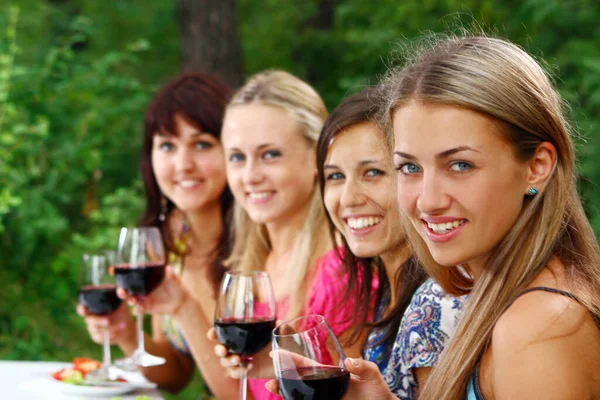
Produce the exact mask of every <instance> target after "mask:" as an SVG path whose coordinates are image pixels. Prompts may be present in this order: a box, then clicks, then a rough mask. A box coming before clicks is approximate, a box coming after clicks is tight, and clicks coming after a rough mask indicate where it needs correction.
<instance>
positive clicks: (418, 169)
mask: <svg viewBox="0 0 600 400" xmlns="http://www.w3.org/2000/svg"><path fill="white" fill-rule="evenodd" d="M393 125H394V128H393V129H394V139H395V147H394V164H395V166H396V168H397V169H398V200H399V204H400V208H401V210H402V211H403V212H404V213H406V214H407V216H408V217H409V218H410V220H411V222H412V225H413V226H414V228H415V229H416V230H417V231H418V232H419V234H420V236H421V237H422V238H423V240H424V241H425V243H426V244H427V246H428V248H429V250H430V252H431V255H432V256H433V258H434V259H435V261H437V262H438V263H440V264H442V265H445V266H453V265H458V264H468V265H469V267H470V268H471V269H473V271H474V272H475V273H477V272H480V270H481V268H483V267H484V265H485V262H486V260H487V258H488V256H489V254H490V252H491V251H492V249H493V248H494V247H495V246H496V245H497V244H498V243H499V242H500V240H501V239H502V238H503V237H504V236H505V235H506V234H507V232H508V231H509V229H510V228H511V227H512V225H513V224H514V222H515V221H516V219H517V217H518V215H519V213H520V211H521V208H522V206H523V198H524V195H525V193H526V191H527V189H528V187H527V181H526V170H527V164H526V163H523V162H519V161H517V159H516V157H515V155H514V151H513V148H512V147H511V145H510V144H509V143H508V142H507V141H506V140H505V139H504V138H503V135H502V132H501V130H500V127H499V125H498V124H497V123H496V122H495V121H494V120H493V119H491V118H488V117H486V116H484V115H482V114H479V113H477V112H474V111H471V110H467V109H464V108H459V107H454V106H449V105H441V104H423V103H417V102H411V103H409V104H408V105H406V106H404V107H402V108H401V109H399V110H397V111H396V112H395V114H394V115H393ZM477 270H479V271H477Z"/></svg>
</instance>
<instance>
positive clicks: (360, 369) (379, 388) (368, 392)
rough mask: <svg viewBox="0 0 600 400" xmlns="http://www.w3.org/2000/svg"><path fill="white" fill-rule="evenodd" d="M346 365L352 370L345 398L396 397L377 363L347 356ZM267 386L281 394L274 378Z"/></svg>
mask: <svg viewBox="0 0 600 400" xmlns="http://www.w3.org/2000/svg"><path fill="white" fill-rule="evenodd" d="M344 365H345V366H346V369H347V370H348V371H349V372H350V384H349V386H348V391H346V395H345V396H344V400H364V399H369V400H392V399H396V397H395V396H394V395H393V394H392V392H391V391H390V389H389V388H388V385H387V384H386V383H385V381H384V380H383V376H381V373H380V372H379V368H377V365H376V364H375V363H372V362H369V361H365V360H360V359H356V358H346V360H345V363H344ZM265 388H266V389H267V390H268V391H269V392H271V393H273V394H279V383H278V382H277V381H276V380H274V379H273V380H270V381H269V382H267V383H266V384H265Z"/></svg>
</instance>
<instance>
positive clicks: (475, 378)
mask: <svg viewBox="0 0 600 400" xmlns="http://www.w3.org/2000/svg"><path fill="white" fill-rule="evenodd" d="M535 291H543V292H549V293H556V294H560V295H562V296H565V297H568V298H570V299H573V300H575V301H576V302H578V303H581V301H580V300H579V299H578V298H577V296H575V295H574V294H573V293H569V292H565V291H564V290H560V289H555V288H550V287H545V286H536V287H532V288H529V289H526V290H524V291H522V292H521V293H520V294H519V295H518V296H517V297H515V299H514V300H513V303H514V302H515V301H516V300H517V299H518V298H519V297H521V296H523V295H524V294H527V293H529V292H535ZM592 317H593V318H594V321H595V322H596V325H597V326H598V329H600V316H599V315H596V314H592ZM471 381H472V384H473V391H474V392H475V398H476V399H477V400H485V399H484V398H483V394H481V387H480V386H479V362H478V363H477V365H476V366H475V371H474V373H473V376H472V377H471Z"/></svg>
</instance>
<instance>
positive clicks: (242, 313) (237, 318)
mask: <svg viewBox="0 0 600 400" xmlns="http://www.w3.org/2000/svg"><path fill="white" fill-rule="evenodd" d="M274 326H275V295H274V293H273V286H272V285H271V279H270V278H269V275H268V274H267V273H266V272H261V271H253V272H247V273H243V272H239V273H237V272H228V273H226V274H225V276H224V277H223V280H222V281H221V288H220V289H219V295H218V297H217V307H216V309H215V320H214V328H215V331H216V333H217V338H218V339H219V342H220V343H221V344H222V345H224V346H225V347H227V348H228V351H229V352H230V353H233V354H239V355H240V358H241V363H240V371H241V383H242V384H241V387H240V399H241V400H246V392H247V385H248V363H249V362H250V360H252V356H253V355H254V354H256V353H258V352H259V351H261V350H262V349H264V348H265V347H266V346H267V345H268V344H269V343H270V342H271V332H272V330H273V328H274Z"/></svg>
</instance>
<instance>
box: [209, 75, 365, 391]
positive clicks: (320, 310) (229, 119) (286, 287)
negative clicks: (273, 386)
mask: <svg viewBox="0 0 600 400" xmlns="http://www.w3.org/2000/svg"><path fill="white" fill-rule="evenodd" d="M326 118H327V110H326V108H325V105H324V103H323V101H322V100H321V98H320V96H319V95H318V94H317V92H316V91H315V90H314V89H313V88H312V87H310V86H309V85H308V84H307V83H305V82H303V81H302V80H300V79H298V78H296V77H295V76H293V75H291V74H289V73H287V72H283V71H267V72H262V73H259V74H256V75H254V76H253V77H251V78H250V79H249V80H248V82H247V83H246V84H245V85H244V86H243V87H242V88H241V89H240V90H239V91H238V92H237V93H236V94H234V96H233V98H232V100H231V102H230V103H229V105H228V107H227V110H226V113H225V119H224V122H223V132H222V138H223V146H224V149H225V155H226V160H227V161H226V163H227V167H226V168H227V181H228V183H229V186H230V187H231V190H232V192H233V195H234V197H235V199H236V206H235V212H234V229H235V235H236V236H235V240H234V247H233V250H232V255H231V257H230V259H229V264H230V265H231V267H232V268H234V269H238V270H245V271H248V270H257V269H260V270H264V271H266V272H268V273H269V275H270V277H271V281H272V283H273V287H274V290H275V297H276V300H277V314H278V315H277V317H278V318H279V319H291V318H295V317H297V316H299V315H302V314H321V315H323V316H324V317H325V319H326V320H327V322H328V323H329V325H330V326H331V328H332V330H333V332H334V333H335V334H336V335H337V336H338V337H340V339H341V341H342V344H343V345H344V347H345V349H344V350H345V351H346V352H347V353H349V354H350V355H355V356H358V355H359V354H360V349H361V347H362V342H363V341H364V340H361V339H364V335H362V336H361V335H358V336H359V337H354V338H350V336H353V335H351V334H350V332H349V328H350V327H351V325H352V324H353V322H354V311H355V310H354V301H355V299H353V298H352V297H351V298H349V299H348V301H345V302H343V304H342V303H341V300H342V298H343V295H344V292H345V290H346V286H347V281H348V280H347V278H346V277H345V276H343V268H342V266H341V260H340V258H339V256H338V253H337V252H336V251H335V250H334V249H332V245H331V242H330V241H329V238H328V229H327V217H326V215H325V211H324V208H323V205H322V202H321V195H320V190H319V186H318V182H317V166H316V153H315V149H316V144H317V140H318V138H319V133H320V131H321V127H322V126H323V122H324V121H325V119H326ZM210 336H211V337H213V338H214V337H215V336H214V331H212V332H211V333H210ZM348 339H354V340H348ZM216 352H217V354H218V355H220V356H222V357H224V358H223V359H222V364H223V365H224V366H226V367H229V368H230V371H229V373H230V375H232V376H237V374H238V373H239V369H238V366H239V363H240V358H239V357H238V356H229V357H225V356H226V355H227V349H226V348H225V347H223V346H220V345H219V346H217V348H216ZM268 353H269V349H266V350H264V351H263V352H262V353H261V354H260V355H258V356H256V357H255V358H254V360H253V368H252V369H251V370H250V377H251V379H250V380H249V388H250V391H251V393H252V395H253V397H254V398H255V399H270V398H273V399H275V398H279V396H276V395H273V394H271V393H269V392H268V391H267V390H266V389H265V387H264V385H265V382H266V381H267V380H266V379H257V378H259V377H260V378H269V377H273V371H272V362H271V359H270V358H269V356H268ZM252 378H254V379H252Z"/></svg>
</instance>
